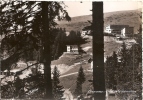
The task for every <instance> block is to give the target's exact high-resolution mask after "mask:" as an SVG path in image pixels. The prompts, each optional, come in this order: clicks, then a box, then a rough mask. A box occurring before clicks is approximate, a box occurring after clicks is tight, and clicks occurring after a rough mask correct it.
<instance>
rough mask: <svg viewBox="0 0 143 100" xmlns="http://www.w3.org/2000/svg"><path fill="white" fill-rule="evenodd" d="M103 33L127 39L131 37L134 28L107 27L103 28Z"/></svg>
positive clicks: (126, 26)
mask: <svg viewBox="0 0 143 100" xmlns="http://www.w3.org/2000/svg"><path fill="white" fill-rule="evenodd" d="M105 32H106V33H111V34H114V35H116V36H121V37H128V36H132V34H133V32H134V28H133V27H129V25H108V26H106V28H105Z"/></svg>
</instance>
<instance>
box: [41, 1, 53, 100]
mask: <svg viewBox="0 0 143 100" xmlns="http://www.w3.org/2000/svg"><path fill="white" fill-rule="evenodd" d="M48 5H49V2H42V22H43V43H44V82H45V99H47V100H53V95H52V80H51V56H50V39H49V35H50V33H49V21H48Z"/></svg>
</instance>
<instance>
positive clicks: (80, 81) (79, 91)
mask: <svg viewBox="0 0 143 100" xmlns="http://www.w3.org/2000/svg"><path fill="white" fill-rule="evenodd" d="M85 80H86V79H85V74H84V72H83V68H82V66H80V68H79V71H78V76H77V80H76V88H75V91H74V94H75V95H76V96H78V95H81V94H82V84H83V83H84V82H85Z"/></svg>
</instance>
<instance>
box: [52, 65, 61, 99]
mask: <svg viewBox="0 0 143 100" xmlns="http://www.w3.org/2000/svg"><path fill="white" fill-rule="evenodd" d="M52 74H53V79H52V84H53V95H54V99H55V100H63V99H62V97H63V93H64V90H63V89H64V88H63V86H61V85H60V80H59V77H60V72H59V70H58V68H57V67H56V66H55V67H54V70H53V73H52Z"/></svg>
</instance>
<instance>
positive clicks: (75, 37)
mask: <svg viewBox="0 0 143 100" xmlns="http://www.w3.org/2000/svg"><path fill="white" fill-rule="evenodd" d="M85 42H86V41H85V39H83V38H82V37H81V33H80V32H79V31H77V32H75V31H70V34H69V35H68V36H67V38H66V40H65V43H66V44H67V45H80V44H84V43H85Z"/></svg>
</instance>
